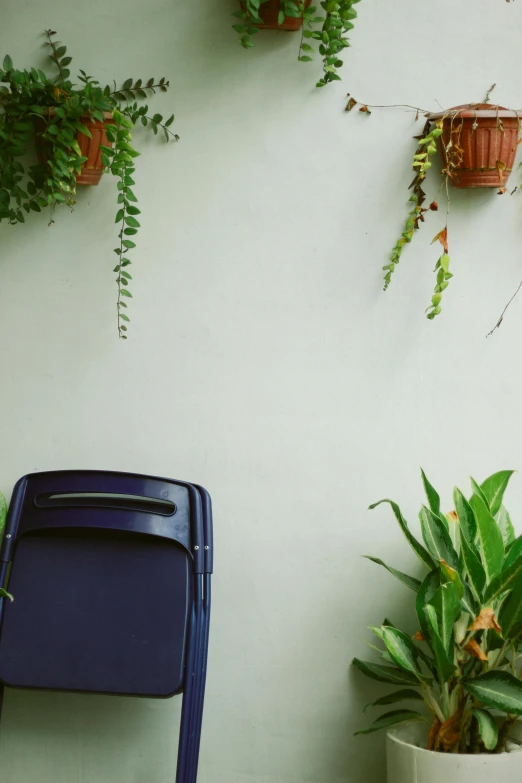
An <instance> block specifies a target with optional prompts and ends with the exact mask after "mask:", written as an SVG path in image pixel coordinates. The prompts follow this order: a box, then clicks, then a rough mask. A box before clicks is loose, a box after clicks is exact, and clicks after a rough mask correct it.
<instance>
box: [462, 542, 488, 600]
mask: <svg viewBox="0 0 522 783" xmlns="http://www.w3.org/2000/svg"><path fill="white" fill-rule="evenodd" d="M460 551H461V554H462V558H463V560H464V565H465V566H466V571H467V572H468V579H469V583H470V585H471V588H472V589H473V592H474V593H475V596H476V598H477V599H478V600H479V601H480V599H481V597H482V593H483V592H484V588H485V586H486V572H485V571H484V568H483V567H482V563H481V562H480V560H479V558H478V557H477V555H476V554H475V550H473V549H472V548H471V547H470V545H469V544H468V541H467V539H466V537H465V536H464V535H461V537H460Z"/></svg>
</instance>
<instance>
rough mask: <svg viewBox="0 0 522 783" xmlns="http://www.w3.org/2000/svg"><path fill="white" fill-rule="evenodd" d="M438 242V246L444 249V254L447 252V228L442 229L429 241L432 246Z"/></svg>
mask: <svg viewBox="0 0 522 783" xmlns="http://www.w3.org/2000/svg"><path fill="white" fill-rule="evenodd" d="M437 239H438V240H439V242H440V244H441V245H442V247H443V248H444V252H445V253H447V252H448V228H447V226H446V227H445V228H443V229H442V231H439V233H438V234H436V235H435V236H434V237H433V239H432V240H431V244H432V245H433V243H434V242H436V241H437Z"/></svg>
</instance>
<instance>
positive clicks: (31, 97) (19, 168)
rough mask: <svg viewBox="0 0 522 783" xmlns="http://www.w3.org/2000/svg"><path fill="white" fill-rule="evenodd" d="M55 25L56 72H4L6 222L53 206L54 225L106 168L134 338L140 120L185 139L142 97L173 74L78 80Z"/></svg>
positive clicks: (2, 207)
mask: <svg viewBox="0 0 522 783" xmlns="http://www.w3.org/2000/svg"><path fill="white" fill-rule="evenodd" d="M55 35H56V33H55V31H54V30H47V31H46V36H47V41H46V46H47V47H48V50H49V59H50V61H51V62H52V63H53V67H54V69H55V71H56V73H55V75H53V76H48V75H47V74H46V73H44V71H42V70H41V69H39V68H38V69H37V68H31V69H30V70H27V69H25V70H18V69H16V68H15V67H14V65H13V61H12V59H11V57H10V56H9V55H6V56H5V57H4V60H3V66H2V68H1V69H0V110H1V111H0V221H2V220H6V221H7V222H8V223H10V224H12V225H14V224H16V223H24V222H25V217H26V215H29V214H31V212H40V211H41V210H42V209H44V208H45V207H49V209H50V213H51V219H50V223H52V222H53V215H54V211H55V208H56V207H57V206H61V205H66V206H68V207H69V208H70V209H71V210H72V209H73V207H74V204H75V198H76V188H77V186H78V185H96V184H97V183H98V182H99V180H100V178H101V175H102V173H103V172H104V171H108V172H110V173H111V174H113V175H114V176H115V177H116V179H117V180H118V183H117V187H118V209H117V214H116V223H118V225H119V234H118V239H119V241H118V247H116V248H115V250H114V252H115V253H116V255H117V256H118V262H117V265H116V267H115V269H114V272H115V273H116V282H117V285H118V299H117V318H118V334H119V336H120V337H121V338H122V339H126V334H125V332H126V331H127V327H126V325H125V323H126V322H128V321H129V320H130V319H129V317H128V315H127V314H126V313H125V312H124V310H125V309H126V307H127V305H126V302H125V299H126V298H129V297H131V296H132V294H131V293H130V291H129V281H130V280H131V275H130V274H129V272H128V266H129V265H130V263H131V261H130V259H129V258H128V254H129V252H130V251H131V250H133V249H134V248H135V247H136V244H135V242H134V238H135V235H136V234H137V232H138V229H139V227H140V223H139V221H138V218H137V215H139V214H140V210H139V209H138V207H137V198H136V196H135V194H134V191H133V187H134V185H135V182H134V179H133V174H134V171H135V158H136V157H137V156H138V155H139V152H137V151H136V149H135V147H134V145H133V143H132V131H133V129H134V127H135V125H136V124H138V123H139V124H141V125H144V126H148V127H149V128H151V129H152V131H153V132H154V133H155V134H157V133H158V131H159V130H160V129H161V131H162V135H164V137H165V139H166V141H168V140H169V139H170V138H173V139H175V140H177V139H178V136H177V135H176V134H174V133H172V131H171V130H170V126H171V125H172V122H173V121H174V115H171V116H170V117H169V118H168V119H166V120H164V119H163V117H162V115H161V114H154V115H152V116H150V115H149V110H148V106H147V105H142V106H138V103H137V100H138V99H142V98H146V97H147V95H151V94H154V93H155V92H156V90H160V91H162V92H166V91H167V89H168V86H169V83H168V81H166V80H165V78H161V79H159V80H158V81H156V80H155V79H149V80H148V81H146V82H143V81H142V80H141V79H138V80H137V81H134V80H133V79H127V80H126V81H125V82H124V83H123V86H122V87H121V88H119V89H118V88H117V87H116V84H114V86H113V87H111V86H110V85H107V86H106V87H102V86H101V85H100V83H99V82H98V81H97V80H96V79H93V78H92V77H91V76H88V75H87V74H86V73H85V71H82V70H81V69H80V70H79V74H78V77H77V79H78V82H79V83H74V82H73V81H72V80H71V72H70V69H69V65H70V63H71V59H72V58H71V57H69V56H68V55H67V54H66V52H67V49H66V47H65V46H63V45H62V44H61V43H60V42H59V41H57V40H56V39H55V38H54V36H55ZM35 133H36V146H37V150H38V156H39V162H38V163H37V164H35V165H31V166H29V168H28V169H27V170H26V167H25V165H24V163H23V162H22V161H21V160H20V158H21V157H22V156H23V155H25V154H26V152H27V151H28V150H30V149H31V147H32V145H33V143H34V142H33V139H34V136H35Z"/></svg>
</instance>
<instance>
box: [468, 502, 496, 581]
mask: <svg viewBox="0 0 522 783" xmlns="http://www.w3.org/2000/svg"><path fill="white" fill-rule="evenodd" d="M470 505H471V508H472V509H473V513H474V514H475V519H476V520H477V532H478V537H479V543H480V551H481V553H482V564H483V566H484V571H485V572H486V579H487V582H488V583H489V582H491V580H492V579H494V578H495V577H496V576H497V574H499V573H500V572H501V570H502V564H503V563H504V542H503V541H502V533H501V532H500V528H499V526H498V525H497V523H496V522H495V520H494V519H493V517H492V516H491V514H490V512H489V511H488V509H487V508H486V505H485V504H484V502H483V501H482V499H481V498H480V497H479V496H478V495H473V496H472V498H471V500H470Z"/></svg>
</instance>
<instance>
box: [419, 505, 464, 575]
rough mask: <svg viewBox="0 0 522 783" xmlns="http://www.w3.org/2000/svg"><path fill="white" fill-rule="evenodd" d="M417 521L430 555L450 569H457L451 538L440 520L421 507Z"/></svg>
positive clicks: (456, 558)
mask: <svg viewBox="0 0 522 783" xmlns="http://www.w3.org/2000/svg"><path fill="white" fill-rule="evenodd" d="M419 519H420V522H421V530H422V537H423V539H424V543H425V544H426V546H427V548H428V551H429V553H430V555H432V557H433V558H434V559H435V560H436V561H440V560H445V562H446V563H448V565H450V566H451V567H452V568H455V569H456V568H458V562H459V558H458V555H457V553H456V552H455V549H454V547H453V544H452V543H451V538H450V536H449V533H448V531H447V529H446V528H445V526H444V524H443V523H442V521H441V519H440V518H439V517H438V516H436V515H435V514H434V513H433V511H430V509H429V508H426V506H423V507H422V508H421V511H420V514H419Z"/></svg>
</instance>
